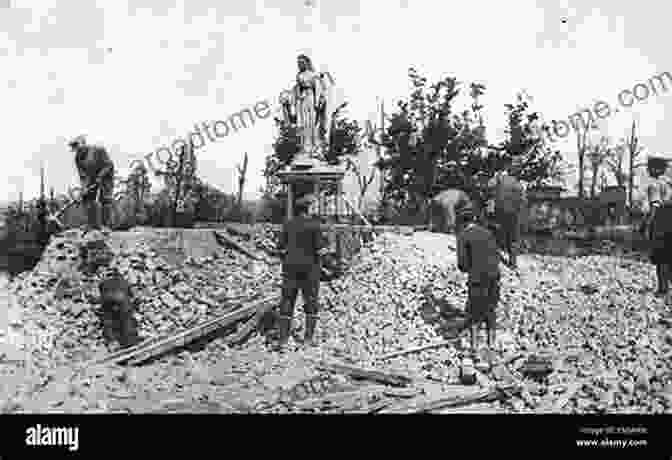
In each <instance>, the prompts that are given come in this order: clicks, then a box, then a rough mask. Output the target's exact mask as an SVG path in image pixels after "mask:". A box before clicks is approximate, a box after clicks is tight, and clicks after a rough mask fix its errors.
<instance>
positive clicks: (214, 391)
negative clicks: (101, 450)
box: [0, 226, 672, 413]
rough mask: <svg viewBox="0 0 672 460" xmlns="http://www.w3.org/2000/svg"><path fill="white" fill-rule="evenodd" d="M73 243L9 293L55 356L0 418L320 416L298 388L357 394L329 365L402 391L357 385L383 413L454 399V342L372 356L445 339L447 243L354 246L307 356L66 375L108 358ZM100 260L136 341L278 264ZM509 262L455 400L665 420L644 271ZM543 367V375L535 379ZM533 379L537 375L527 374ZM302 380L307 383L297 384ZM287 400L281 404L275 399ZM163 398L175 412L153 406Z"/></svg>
mask: <svg viewBox="0 0 672 460" xmlns="http://www.w3.org/2000/svg"><path fill="white" fill-rule="evenodd" d="M259 227H260V230H259V231H256V228H255V232H251V236H249V238H248V237H245V236H244V235H237V236H236V238H237V241H240V242H241V243H245V246H246V247H256V248H257V249H258V250H259V253H261V251H260V248H259V245H260V244H261V245H264V244H265V245H267V246H268V247H269V248H273V240H272V238H273V233H274V231H275V230H274V229H273V228H272V227H270V226H263V227H262V226H259ZM230 234H231V235H232V237H233V236H235V235H236V232H235V231H234V232H233V233H231V232H230ZM84 244H85V239H83V238H80V237H79V236H78V235H75V234H69V235H67V236H66V235H64V236H63V237H62V238H60V239H55V240H54V241H52V243H51V244H50V246H49V248H47V251H46V252H45V255H44V257H43V262H45V263H43V264H41V265H40V266H38V268H37V269H36V270H34V271H33V272H31V273H29V274H26V275H22V276H21V277H20V278H19V280H18V282H14V283H13V291H14V294H15V295H16V296H17V297H18V298H19V300H20V302H21V304H22V305H23V306H24V318H26V321H25V324H24V327H25V328H26V329H27V330H31V331H33V332H32V333H33V334H42V336H49V337H53V338H54V339H53V341H54V343H53V344H52V346H51V347H46V346H45V347H44V349H43V350H41V351H39V350H36V352H35V353H33V355H34V356H35V359H34V362H33V363H32V366H33V367H34V371H33V373H32V374H31V375H30V376H29V378H27V379H26V378H24V379H23V380H22V382H23V384H22V385H24V386H26V385H28V386H31V385H32V386H31V387H30V388H31V389H30V390H25V391H24V390H21V391H24V396H23V397H20V398H19V397H10V398H4V399H6V401H8V402H7V403H6V404H10V403H11V404H15V405H16V404H19V406H20V407H21V409H15V408H12V407H9V406H5V408H4V410H6V411H12V410H15V411H18V410H23V411H30V410H40V408H44V407H49V408H51V409H53V410H58V411H73V412H78V411H79V412H81V411H85V412H88V411H92V412H96V411H100V412H115V411H122V412H123V411H131V412H147V411H155V410H163V411H171V410H173V411H174V410H179V409H177V407H183V410H185V411H193V410H196V409H193V408H194V407H196V405H198V407H200V408H201V409H202V410H204V411H211V412H245V411H264V412H301V411H304V410H307V409H305V408H306V407H312V409H310V410H311V411H315V410H318V411H320V410H324V411H327V412H329V411H330V410H331V411H333V410H334V408H333V407H331V409H329V410H327V409H319V408H318V409H316V407H317V406H316V405H315V404H317V403H315V402H314V401H313V400H314V399H315V398H317V396H315V395H312V396H311V395H310V394H309V393H311V391H312V392H313V393H316V394H317V393H320V392H325V391H330V390H328V389H325V388H326V387H330V386H334V387H338V389H337V390H333V391H341V392H343V391H346V390H347V391H351V392H358V391H360V389H361V388H364V387H356V386H354V387H353V385H354V382H353V381H351V380H348V379H346V380H347V381H344V380H343V379H341V380H340V381H338V382H336V383H334V382H333V381H332V382H331V383H329V379H328V378H327V376H328V375H332V376H333V374H334V373H333V372H331V373H329V372H326V371H325V370H324V369H322V368H320V367H319V366H318V365H317V363H318V362H320V361H324V360H328V359H335V360H338V361H340V362H342V363H347V364H348V365H352V366H359V367H361V368H367V369H375V370H376V371H377V372H383V373H391V374H395V375H396V374H399V375H405V376H408V377H409V378H411V379H412V380H413V382H414V383H413V384H412V385H410V387H409V388H400V389H397V390H396V391H397V393H396V396H394V397H391V396H389V395H390V390H389V388H388V389H385V388H384V385H383V387H381V386H380V385H379V386H377V387H375V388H374V387H370V386H366V388H368V389H367V390H366V391H371V392H372V393H370V396H371V397H370V398H368V399H367V398H366V397H364V396H362V395H363V393H361V392H360V393H358V398H359V399H362V398H363V399H364V400H365V401H364V402H363V403H362V404H363V405H364V406H365V407H378V408H380V407H383V406H380V404H383V405H384V404H386V403H385V401H386V398H387V401H388V403H389V401H390V400H391V399H390V398H392V399H394V398H397V399H398V398H399V397H400V396H399V394H400V393H399V392H407V393H408V394H406V395H404V396H403V397H404V398H409V397H410V398H411V399H413V398H414V397H415V396H411V395H413V394H416V393H417V392H419V393H422V394H423V395H424V397H440V396H442V395H445V394H448V393H450V392H451V391H453V392H454V391H455V388H458V387H459V388H462V387H460V386H459V385H458V384H459V383H460V364H461V362H462V358H463V357H464V356H465V352H466V351H467V350H466V345H467V343H466V337H457V338H456V339H454V340H451V341H450V342H449V343H447V344H445V345H444V346H441V347H436V348H432V349H427V350H424V351H418V352H409V353H405V354H402V355H400V356H397V357H392V358H387V357H385V355H386V354H389V353H393V352H400V351H403V350H407V349H411V348H414V347H420V346H423V345H430V344H434V343H437V342H440V341H442V340H445V339H446V338H447V336H446V331H449V330H450V328H447V326H446V321H445V320H444V319H441V318H440V316H439V310H444V311H446V310H453V311H457V312H459V311H460V310H463V309H464V303H465V300H466V295H467V292H466V275H464V274H462V273H460V272H459V271H458V270H457V267H456V262H457V261H456V254H455V250H454V248H455V244H456V242H455V238H454V237H453V236H450V235H441V234H432V233H426V232H422V233H415V234H413V235H410V236H409V235H396V234H383V235H380V236H378V237H377V238H376V239H374V240H373V241H372V242H370V243H368V244H367V245H366V246H365V247H364V248H363V249H362V250H361V252H360V253H359V254H358V256H357V257H356V258H355V260H354V261H353V263H352V264H351V265H350V266H349V268H348V270H347V271H346V273H345V274H344V275H343V276H342V277H340V278H337V279H335V280H333V281H330V282H324V283H323V284H322V287H321V299H322V300H321V303H322V311H321V313H320V321H319V323H318V328H317V331H316V339H317V343H318V346H317V347H315V348H303V347H301V346H300V344H298V343H295V342H294V341H293V340H292V341H290V345H289V347H288V350H287V353H284V354H278V353H276V352H273V351H271V350H270V349H269V348H268V347H267V344H266V342H265V338H264V337H261V336H258V335H253V336H252V338H251V339H250V340H248V341H246V342H245V343H244V344H243V345H242V347H235V348H232V347H231V346H229V345H226V344H225V343H224V342H223V341H220V340H215V341H213V342H210V343H209V344H207V345H206V346H205V347H204V348H202V349H201V350H200V351H189V352H187V351H183V352H181V353H179V354H176V355H175V354H173V355H168V356H164V357H162V358H160V359H158V360H156V361H154V362H153V363H151V364H148V365H145V366H143V367H139V368H128V369H123V368H120V367H117V366H96V367H90V368H81V367H80V368H78V367H77V366H78V365H77V364H74V363H80V362H83V360H84V359H86V358H90V357H92V356H94V355H98V354H105V353H107V352H108V351H109V350H107V349H106V348H105V346H104V344H103V342H102V338H101V333H100V328H99V327H98V326H97V323H96V321H95V319H94V316H93V312H94V309H95V308H96V307H97V306H96V305H95V296H96V295H97V281H98V279H99V278H100V276H101V273H99V272H96V273H93V274H88V273H86V272H85V271H82V270H81V269H80V268H78V267H82V260H81V256H80V254H81V247H82V245H84ZM102 252H103V253H105V251H104V250H102ZM112 252H113V257H112V259H111V260H110V261H109V266H110V267H113V268H116V269H117V270H119V271H120V272H121V273H122V274H123V275H124V276H126V277H127V279H128V280H129V282H131V283H132V285H133V288H134V290H135V293H136V297H137V299H138V307H139V308H138V320H139V323H140V328H141V334H142V335H144V336H145V337H155V336H163V335H167V334H171V333H176V332H178V331H181V330H184V329H185V328H187V327H189V326H191V325H193V324H196V323H200V322H202V321H205V320H207V319H209V318H212V317H214V316H218V315H221V314H223V313H226V311H227V309H229V308H231V300H232V299H236V298H245V299H250V298H253V297H261V296H264V295H267V294H271V295H273V294H279V274H280V270H279V267H278V266H277V265H275V264H268V263H263V262H258V261H257V262H254V261H251V260H250V258H249V257H248V256H246V255H244V254H241V253H239V252H236V251H235V250H231V249H227V250H225V251H224V250H223V251H222V252H221V253H220V254H219V255H215V256H212V257H207V258H204V259H200V260H191V259H187V260H184V261H182V262H181V263H176V262H175V261H174V260H171V261H169V260H168V259H170V257H167V255H166V254H167V250H166V248H165V244H164V243H162V242H157V240H156V236H155V235H152V234H151V233H149V232H148V233H147V235H146V237H143V238H140V239H136V240H135V241H134V242H133V243H132V244H129V245H128V246H127V247H126V248H122V249H114V250H113V251H112ZM47 262H50V264H51V265H49V264H47ZM519 264H520V271H519V273H515V272H512V271H510V270H508V269H506V268H503V269H502V281H501V297H502V300H501V302H500V306H499V309H498V324H499V331H498V340H497V344H496V347H495V356H494V357H493V358H494V359H492V360H491V364H490V365H489V366H486V367H481V368H479V374H478V378H477V383H478V384H477V385H473V386H472V388H475V389H476V390H470V391H471V392H472V393H473V394H471V396H468V397H467V396H465V395H467V393H464V392H467V390H468V388H467V389H466V390H465V389H462V390H460V391H463V393H462V396H461V397H462V398H463V399H464V398H466V400H471V401H477V402H478V405H479V406H480V407H481V410H484V411H507V412H522V413H525V412H534V413H537V412H573V413H601V412H608V413H612V412H642V413H670V411H672V329H671V328H672V312H671V310H670V307H669V306H668V305H666V304H665V302H664V299H659V298H656V297H654V296H653V290H654V287H655V286H654V285H655V272H654V269H653V267H652V266H651V265H649V264H646V263H640V262H637V261H632V260H627V259H624V258H616V257H608V256H601V255H600V256H589V257H582V258H573V259H569V258H564V257H552V256H536V255H535V256H531V255H523V256H521V257H520V258H519ZM47 268H48V269H47ZM303 322H304V317H303V311H302V309H301V308H300V307H298V308H297V309H296V315H295V321H294V329H295V333H297V334H300V333H301V332H302V331H301V329H302V326H303ZM452 332H453V333H455V334H456V332H455V331H452ZM463 335H466V334H463ZM41 343H42V345H45V344H44V342H41ZM545 363H549V366H548V367H549V369H548V371H547V372H543V373H542V374H539V372H538V370H539V368H542V369H543V368H544V366H545ZM535 366H536V367H537V373H536V374H535V373H534V372H532V370H531V369H532V368H534V367H535ZM3 372H5V370H3ZM3 378H4V377H3ZM8 378H9V377H8ZM325 379H326V380H325ZM7 381H9V380H7ZM307 381H310V382H313V383H314V382H318V381H319V382H318V383H316V384H313V383H311V384H310V385H308V384H305V383H303V384H302V383H301V382H307ZM369 383H371V382H369ZM495 384H499V385H506V384H515V385H517V386H518V387H519V388H521V389H522V391H518V392H516V393H515V394H510V395H508V397H506V398H505V399H504V400H501V401H495V402H493V401H491V400H490V399H488V398H490V396H491V395H490V394H489V391H490V390H489V389H491V388H492V385H495ZM304 387H305V388H304ZM479 387H482V388H481V389H480V390H479ZM297 388H298V390H297ZM301 388H304V389H303V390H301ZM310 388H313V390H310ZM315 388H317V390H315ZM381 388H383V389H381ZM374 390H375V391H374ZM13 391H19V390H13ZM347 391H346V392H347ZM361 391H364V390H363V389H362V390H361ZM474 391H475V393H474ZM414 392H416V393H414ZM288 394H292V395H294V396H292V397H290V398H289V399H290V400H291V399H292V398H294V400H295V401H293V402H292V401H289V402H288V401H284V402H283V398H284V397H286V396H287V395H288ZM367 394H368V393H367ZM283 395H284V396H283ZM385 395H387V396H385ZM311 398H312V399H311ZM381 398H382V399H381ZM469 398H471V399H469ZM1 399H3V398H0V400H1ZM175 399H179V400H180V401H183V402H182V403H175V404H177V405H175V404H173V403H170V404H168V403H166V401H170V400H172V401H175ZM297 399H298V400H301V401H296V400H297ZM318 399H319V398H318ZM187 400H189V401H191V402H189V403H186V402H184V401H187ZM485 400H488V402H487V403H486V402H483V401H485ZM17 401H19V402H18V403H17ZM311 401H313V402H311ZM11 404H10V405H11ZM166 404H168V405H167V406H166ZM171 404H173V405H171ZM180 404H187V405H188V407H191V408H192V409H188V408H185V407H187V406H180ZM189 404H190V405H189ZM348 404H350V406H348V407H350V408H353V407H355V406H353V405H352V404H351V403H348ZM377 405H378V406H377ZM8 407H9V408H8ZM170 407H172V408H173V409H170ZM343 407H345V406H342V407H341V409H339V410H345V409H343ZM357 407H360V408H361V405H360V406H357ZM31 408H32V409H31ZM201 409H198V410H201ZM353 410H354V409H353ZM367 410H373V409H367Z"/></svg>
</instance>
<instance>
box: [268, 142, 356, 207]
mask: <svg viewBox="0 0 672 460" xmlns="http://www.w3.org/2000/svg"><path fill="white" fill-rule="evenodd" d="M277 176H278V178H279V179H280V180H281V181H282V183H283V184H285V185H286V186H287V217H288V218H291V217H292V216H293V214H294V213H293V207H294V202H295V200H296V199H298V198H302V197H303V196H305V195H306V194H312V195H313V196H314V197H315V198H316V200H315V202H316V206H317V209H318V213H319V214H322V212H323V210H324V207H325V206H323V204H322V199H321V198H322V193H321V192H322V191H323V190H324V187H325V185H327V184H329V183H331V184H336V186H337V189H338V190H339V192H338V193H337V194H336V196H335V199H336V203H335V214H336V215H338V214H340V191H341V190H342V182H343V177H344V176H345V168H344V167H342V166H331V165H329V164H327V163H326V162H324V161H322V160H320V159H319V158H317V157H316V156H315V155H311V154H309V153H306V152H305V151H304V152H301V153H299V154H297V155H296V156H295V157H294V160H293V161H292V163H291V164H290V165H289V166H287V167H286V168H285V169H284V170H283V171H280V172H279V173H278V174H277ZM306 189H308V190H306Z"/></svg>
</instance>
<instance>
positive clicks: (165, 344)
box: [95, 296, 278, 364]
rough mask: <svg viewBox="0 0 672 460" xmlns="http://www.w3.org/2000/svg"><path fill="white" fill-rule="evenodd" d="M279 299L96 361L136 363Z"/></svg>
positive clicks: (259, 303) (185, 343)
mask: <svg viewBox="0 0 672 460" xmlns="http://www.w3.org/2000/svg"><path fill="white" fill-rule="evenodd" d="M277 301H278V297H277V296H272V297H267V298H264V299H261V300H258V301H255V302H252V303H251V304H249V305H246V306H243V307H241V308H239V309H236V310H234V311H232V312H229V313H226V314H225V315H222V316H220V317H217V318H214V319H212V320H210V321H208V322H206V323H204V324H201V325H198V326H195V327H193V328H191V329H187V330H186V331H183V332H181V333H179V334H177V335H174V336H169V337H166V338H163V339H153V340H152V341H151V342H149V343H148V344H147V345H145V346H142V344H141V345H139V346H137V347H133V349H127V350H123V352H122V353H115V354H113V355H111V356H108V357H105V358H103V359H102V360H101V361H98V362H95V364H100V363H115V364H118V363H122V362H125V361H129V360H133V361H134V362H136V363H137V362H142V361H145V360H147V359H149V358H151V357H153V356H156V355H160V354H163V353H165V352H166V351H169V350H170V349H173V348H179V347H182V346H185V345H187V344H188V343H190V342H193V341H194V340H197V339H199V338H201V337H204V336H206V335H208V334H210V333H212V332H214V331H216V330H218V329H221V328H224V327H226V326H229V325H231V324H233V323H235V322H236V321H239V320H241V319H243V318H247V317H249V316H250V315H252V314H255V313H258V312H259V309H260V308H263V307H264V306H265V305H267V304H268V303H276V302H277Z"/></svg>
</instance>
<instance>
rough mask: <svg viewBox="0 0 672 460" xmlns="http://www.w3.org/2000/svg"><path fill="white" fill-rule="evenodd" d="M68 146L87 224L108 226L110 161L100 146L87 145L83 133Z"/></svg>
mask: <svg viewBox="0 0 672 460" xmlns="http://www.w3.org/2000/svg"><path fill="white" fill-rule="evenodd" d="M68 146H69V147H70V149H72V151H73V152H74V153H75V166H76V167H77V172H78V173H79V178H80V181H81V184H82V188H83V189H84V190H85V191H84V192H83V193H84V194H83V196H82V201H83V203H84V206H85V208H86V211H87V221H88V227H89V228H90V229H97V230H100V229H101V227H105V226H109V225H110V220H111V217H112V215H111V214H112V203H113V193H114V164H113V163H112V160H110V156H109V155H108V153H107V151H106V150H105V149H104V148H103V147H98V146H94V145H87V144H86V139H85V138H84V136H79V137H77V138H75V139H73V140H72V141H71V142H70V143H69V144H68Z"/></svg>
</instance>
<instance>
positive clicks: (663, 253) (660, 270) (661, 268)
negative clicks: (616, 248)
mask: <svg viewBox="0 0 672 460" xmlns="http://www.w3.org/2000/svg"><path fill="white" fill-rule="evenodd" d="M667 167H668V164H667V161H666V160H665V159H663V158H649V161H648V162H647V169H648V172H649V175H650V176H651V178H652V179H653V181H652V183H650V184H649V186H648V187H647V188H646V195H647V198H648V208H649V212H648V216H647V219H646V228H647V229H648V232H647V233H648V235H647V236H648V238H649V241H650V242H651V262H653V264H654V265H655V266H656V278H657V279H658V289H657V291H656V294H657V295H665V294H666V293H667V289H668V285H669V281H670V278H672V273H671V271H672V258H670V256H669V254H670V250H671V249H672V245H671V237H672V220H671V218H672V213H671V212H670V211H672V203H671V202H670V200H671V199H672V185H671V184H670V180H669V178H668V177H666V176H665V174H664V173H665V171H666V170H667Z"/></svg>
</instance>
